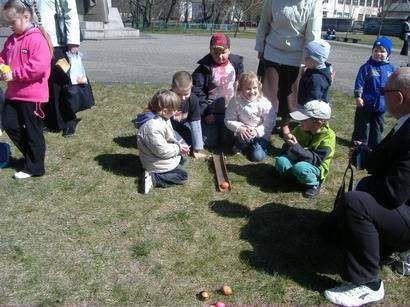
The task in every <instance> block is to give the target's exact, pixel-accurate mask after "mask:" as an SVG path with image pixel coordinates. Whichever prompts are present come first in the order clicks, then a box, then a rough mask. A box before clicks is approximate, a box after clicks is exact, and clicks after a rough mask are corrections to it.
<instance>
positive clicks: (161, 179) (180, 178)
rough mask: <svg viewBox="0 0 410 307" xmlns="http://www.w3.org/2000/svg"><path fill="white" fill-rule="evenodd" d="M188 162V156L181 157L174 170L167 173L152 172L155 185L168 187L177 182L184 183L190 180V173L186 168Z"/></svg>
mask: <svg viewBox="0 0 410 307" xmlns="http://www.w3.org/2000/svg"><path fill="white" fill-rule="evenodd" d="M187 163H188V158H187V157H181V161H180V162H179V164H178V165H177V167H176V168H174V169H173V170H171V171H169V172H165V173H151V176H152V183H153V185H154V187H159V188H167V187H170V186H173V185H176V184H183V183H184V182H185V181H187V180H188V173H187V171H186V169H185V168H186V165H187Z"/></svg>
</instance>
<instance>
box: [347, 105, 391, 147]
mask: <svg viewBox="0 0 410 307" xmlns="http://www.w3.org/2000/svg"><path fill="white" fill-rule="evenodd" d="M383 128H384V113H381V112H371V111H368V110H366V109H365V108H356V113H355V115H354V129H353V134H352V140H353V141H360V142H363V143H364V145H367V146H368V147H369V148H370V149H373V148H374V147H375V146H376V145H377V144H379V143H380V141H381V140H382V133H383Z"/></svg>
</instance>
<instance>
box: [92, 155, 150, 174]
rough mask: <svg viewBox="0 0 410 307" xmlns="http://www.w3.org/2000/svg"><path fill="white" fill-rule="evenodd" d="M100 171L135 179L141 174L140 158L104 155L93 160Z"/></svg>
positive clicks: (135, 156)
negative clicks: (99, 166) (100, 168)
mask: <svg viewBox="0 0 410 307" xmlns="http://www.w3.org/2000/svg"><path fill="white" fill-rule="evenodd" d="M94 160H95V161H97V162H98V164H99V165H101V167H102V169H103V170H105V171H107V172H111V173H113V174H115V175H121V176H127V177H137V176H138V175H139V174H140V173H141V172H142V165H141V161H140V158H139V157H138V156H137V155H131V154H104V155H99V156H96V157H95V158H94Z"/></svg>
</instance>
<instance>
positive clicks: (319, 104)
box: [290, 100, 332, 120]
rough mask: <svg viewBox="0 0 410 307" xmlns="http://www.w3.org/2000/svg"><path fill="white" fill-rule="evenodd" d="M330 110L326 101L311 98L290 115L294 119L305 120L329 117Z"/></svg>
mask: <svg viewBox="0 0 410 307" xmlns="http://www.w3.org/2000/svg"><path fill="white" fill-rule="evenodd" d="M331 115H332V110H331V109H330V106H329V104H328V103H327V102H325V101H322V100H311V101H309V102H307V103H306V104H305V105H304V106H303V107H301V108H300V109H299V110H297V111H295V112H291V113H290V116H291V117H292V118H293V119H295V120H305V119H308V118H317V119H330V116H331Z"/></svg>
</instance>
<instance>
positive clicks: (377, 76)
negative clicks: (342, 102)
mask: <svg viewBox="0 0 410 307" xmlns="http://www.w3.org/2000/svg"><path fill="white" fill-rule="evenodd" d="M393 72H394V67H393V65H391V64H390V63H389V62H388V61H385V62H378V61H375V60H373V58H372V57H370V59H369V60H368V61H367V62H366V63H365V64H363V65H362V66H361V67H360V69H359V72H358V73H357V77H356V82H355V86H354V96H355V97H361V98H362V99H363V101H364V108H365V109H366V110H368V111H372V112H382V113H383V112H385V111H386V110H385V105H384V96H381V95H380V91H381V89H382V88H383V87H384V85H385V84H386V82H387V79H389V77H390V75H391V74H392V73H393Z"/></svg>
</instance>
